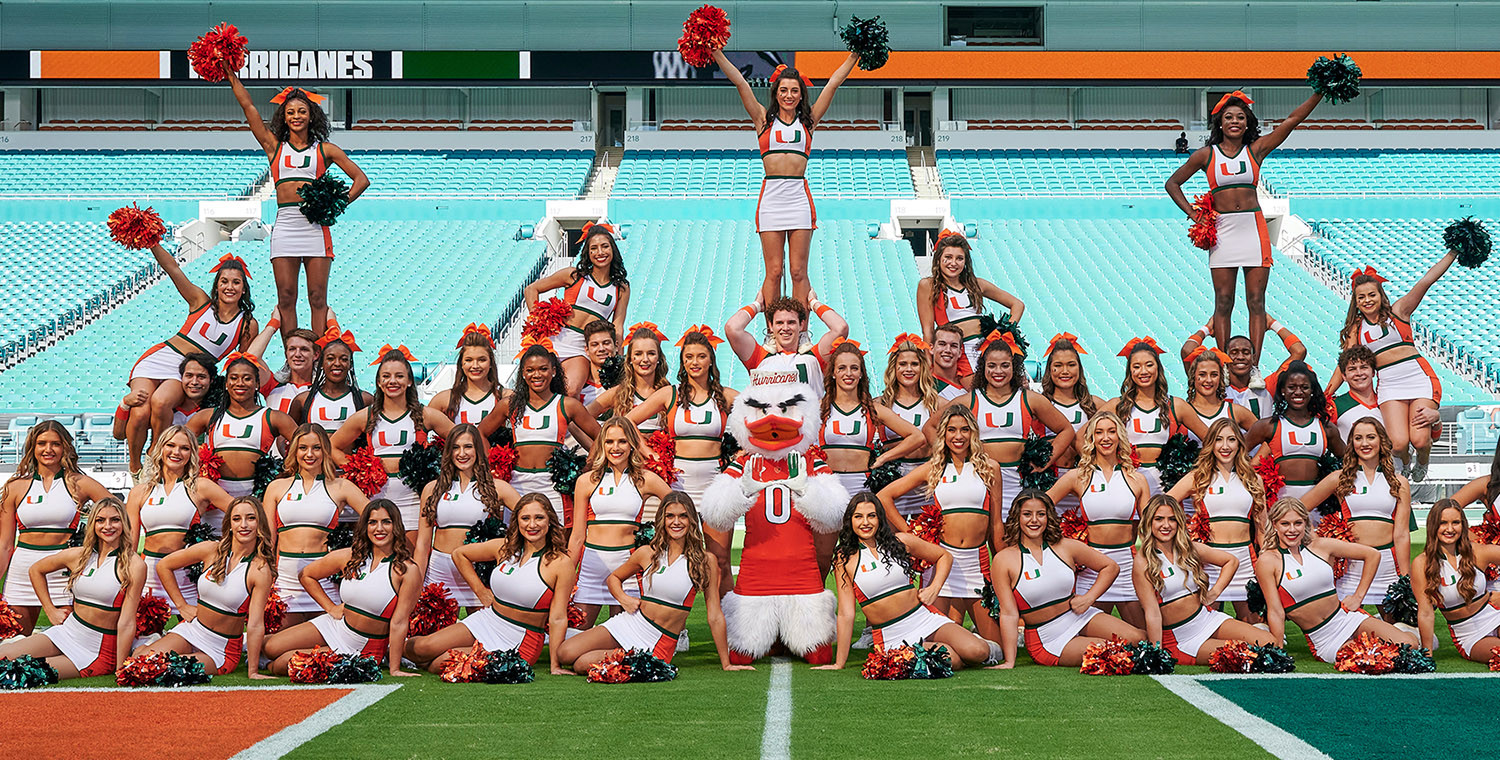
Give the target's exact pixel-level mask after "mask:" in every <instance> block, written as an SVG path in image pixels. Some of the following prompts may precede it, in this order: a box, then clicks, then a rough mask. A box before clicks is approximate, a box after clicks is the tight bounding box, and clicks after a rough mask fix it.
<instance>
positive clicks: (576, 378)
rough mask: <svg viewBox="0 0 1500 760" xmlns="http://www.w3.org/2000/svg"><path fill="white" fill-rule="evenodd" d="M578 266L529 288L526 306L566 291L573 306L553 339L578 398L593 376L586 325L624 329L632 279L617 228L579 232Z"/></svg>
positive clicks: (566, 298) (601, 225)
mask: <svg viewBox="0 0 1500 760" xmlns="http://www.w3.org/2000/svg"><path fill="white" fill-rule="evenodd" d="M578 246H579V249H580V251H579V253H580V255H579V257H578V266H576V267H574V268H572V269H562V270H559V271H557V272H555V273H553V274H550V275H548V276H546V277H543V278H542V279H540V280H537V281H536V282H533V283H531V284H529V285H527V286H526V288H525V295H526V308H527V309H528V310H529V309H533V308H536V304H537V301H538V300H539V299H540V298H541V295H542V294H543V293H546V292H547V291H549V290H556V289H558V288H562V289H563V293H562V299H563V301H564V302H566V303H567V304H568V306H569V307H571V308H572V312H571V314H570V315H569V316H568V323H567V324H566V325H564V326H563V329H562V332H560V333H558V334H557V335H555V336H553V337H552V343H553V349H554V350H555V351H556V352H557V358H558V360H559V361H561V362H562V366H563V371H564V372H565V373H566V375H567V395H569V396H574V397H577V396H578V394H579V392H580V391H582V390H583V386H584V382H585V381H586V380H588V377H589V358H588V356H587V347H586V343H585V337H584V334H583V328H584V327H585V326H586V325H588V323H590V322H592V321H594V320H596V319H602V320H604V321H606V322H609V323H610V324H612V325H613V326H614V328H615V332H616V333H617V334H620V335H625V334H627V333H626V331H625V309H626V307H627V306H629V305H630V279H629V278H628V277H627V276H626V273H625V260H624V258H623V257H622V256H621V255H620V245H619V243H618V242H617V241H616V239H615V228H614V226H612V225H610V224H608V223H605V222H599V223H598V224H594V223H589V224H585V225H584V226H583V231H582V232H581V233H579V236H578Z"/></svg>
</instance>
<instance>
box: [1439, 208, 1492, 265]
mask: <svg viewBox="0 0 1500 760" xmlns="http://www.w3.org/2000/svg"><path fill="white" fill-rule="evenodd" d="M1443 246H1444V247H1446V248H1447V249H1448V250H1450V251H1452V252H1453V258H1455V259H1457V260H1458V265H1459V266H1463V267H1468V268H1470V269H1474V268H1475V267H1478V266H1479V265H1480V264H1483V263H1484V262H1485V260H1486V259H1488V258H1489V257H1490V232H1489V230H1486V229H1485V228H1484V225H1483V224H1480V223H1479V222H1476V221H1474V217H1472V216H1466V217H1464V218H1462V219H1456V220H1454V222H1453V223H1452V224H1450V225H1448V228H1447V229H1445V230H1443Z"/></svg>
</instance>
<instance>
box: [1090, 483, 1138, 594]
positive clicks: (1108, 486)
mask: <svg viewBox="0 0 1500 760" xmlns="http://www.w3.org/2000/svg"><path fill="white" fill-rule="evenodd" d="M1078 509H1079V511H1080V513H1081V514H1082V515H1083V518H1084V519H1085V520H1087V521H1088V524H1089V527H1090V528H1092V527H1094V526H1095V525H1134V524H1136V523H1137V522H1138V521H1139V520H1140V519H1141V514H1140V511H1139V510H1138V509H1137V508H1136V497H1135V491H1133V490H1131V488H1130V481H1129V480H1127V479H1126V478H1125V472H1124V470H1122V469H1120V468H1119V467H1118V466H1116V467H1115V469H1114V470H1113V471H1111V472H1110V473H1109V476H1108V477H1106V475H1105V472H1104V470H1103V469H1100V468H1095V469H1094V476H1093V479H1091V480H1090V481H1089V489H1088V490H1087V491H1085V492H1084V494H1083V496H1081V497H1079V507H1078ZM1093 535H1094V533H1093V531H1090V532H1089V546H1091V547H1093V548H1094V549H1096V550H1098V551H1099V553H1100V554H1103V555H1104V556H1106V557H1109V558H1110V559H1111V560H1113V561H1114V563H1115V564H1117V565H1119V566H1120V574H1119V575H1117V576H1115V581H1114V583H1111V584H1110V585H1109V588H1108V589H1107V590H1105V592H1104V593H1103V594H1102V595H1100V597H1099V599H1098V601H1100V602H1134V601H1138V600H1137V598H1136V595H1135V584H1134V583H1133V582H1132V581H1131V573H1132V572H1133V570H1134V568H1135V548H1134V543H1135V542H1134V541H1126V542H1125V543H1123V544H1100V543H1095V541H1094V540H1093ZM1098 578H1099V573H1097V572H1095V571H1094V570H1092V569H1090V568H1086V567H1085V568H1082V569H1080V570H1079V571H1078V586H1077V588H1076V589H1075V593H1079V594H1087V593H1088V592H1089V590H1090V589H1092V588H1093V587H1094V581H1096V580H1098Z"/></svg>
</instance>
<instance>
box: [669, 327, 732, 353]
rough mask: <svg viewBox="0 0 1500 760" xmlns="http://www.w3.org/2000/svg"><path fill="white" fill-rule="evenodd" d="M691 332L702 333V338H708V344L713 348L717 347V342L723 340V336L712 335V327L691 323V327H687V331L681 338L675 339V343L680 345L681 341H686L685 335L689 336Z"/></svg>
mask: <svg viewBox="0 0 1500 760" xmlns="http://www.w3.org/2000/svg"><path fill="white" fill-rule="evenodd" d="M693 333H698V334H699V335H702V336H703V337H704V338H707V339H708V345H710V346H713V347H714V348H718V347H719V344H720V343H723V342H724V339H723V338H720V337H719V336H717V335H714V330H713V328H712V327H709V326H708V325H693V326H692V327H689V328H688V329H687V331H686V332H684V333H683V334H682V337H681V338H678V339H677V343H676V345H678V346H681V345H682V344H683V343H686V342H687V336H689V335H691V334H693Z"/></svg>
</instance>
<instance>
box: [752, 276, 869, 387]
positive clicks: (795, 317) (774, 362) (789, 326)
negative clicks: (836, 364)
mask: <svg viewBox="0 0 1500 760" xmlns="http://www.w3.org/2000/svg"><path fill="white" fill-rule="evenodd" d="M778 287H779V285H778ZM809 295H810V296H811V297H812V300H811V301H809V302H808V304H807V305H806V306H803V305H802V302H801V301H798V300H797V299H795V298H778V299H776V300H774V301H772V302H770V305H766V303H765V302H764V301H762V300H761V297H760V296H756V298H755V303H752V304H750V305H749V306H744V307H741V308H740V310H739V311H737V312H735V313H734V316H732V317H730V318H729V321H728V322H727V323H725V325H724V337H725V339H726V340H728V341H729V347H730V348H732V349H734V355H735V356H737V357H739V359H740V363H742V364H744V365H745V369H768V370H786V371H794V372H796V373H797V375H798V377H799V379H801V380H802V382H804V383H807V384H808V385H809V386H812V389H813V392H814V393H822V392H823V370H824V368H825V367H826V366H827V364H828V357H829V355H830V354H832V353H833V344H834V341H837V340H839V339H841V338H845V339H847V338H848V337H849V323H848V322H845V321H844V318H843V317H841V316H839V315H838V312H836V311H834V310H833V308H832V307H830V306H829V305H828V304H825V303H823V302H821V301H819V300H818V295H817V293H813V292H811V291H809ZM762 311H764V312H765V313H766V321H767V322H768V323H769V325H770V326H769V327H768V329H767V330H766V333H767V335H766V337H767V339H768V342H770V343H772V344H774V346H775V348H776V351H775V352H774V353H773V352H771V351H768V350H766V347H765V346H762V345H761V344H760V341H758V340H756V339H755V338H754V337H753V336H751V335H750V333H749V332H748V331H747V329H746V328H747V327H749V325H750V320H752V319H754V318H755V315H756V314H759V313H761V312H762ZM809 312H810V313H812V314H815V315H817V317H818V319H820V320H822V321H823V326H824V327H827V328H828V330H827V331H826V332H824V333H823V337H821V338H819V339H818V342H817V343H816V344H814V345H812V346H808V347H806V348H803V342H804V341H805V340H806V337H807V335H808V332H807V315H808V313H809Z"/></svg>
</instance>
